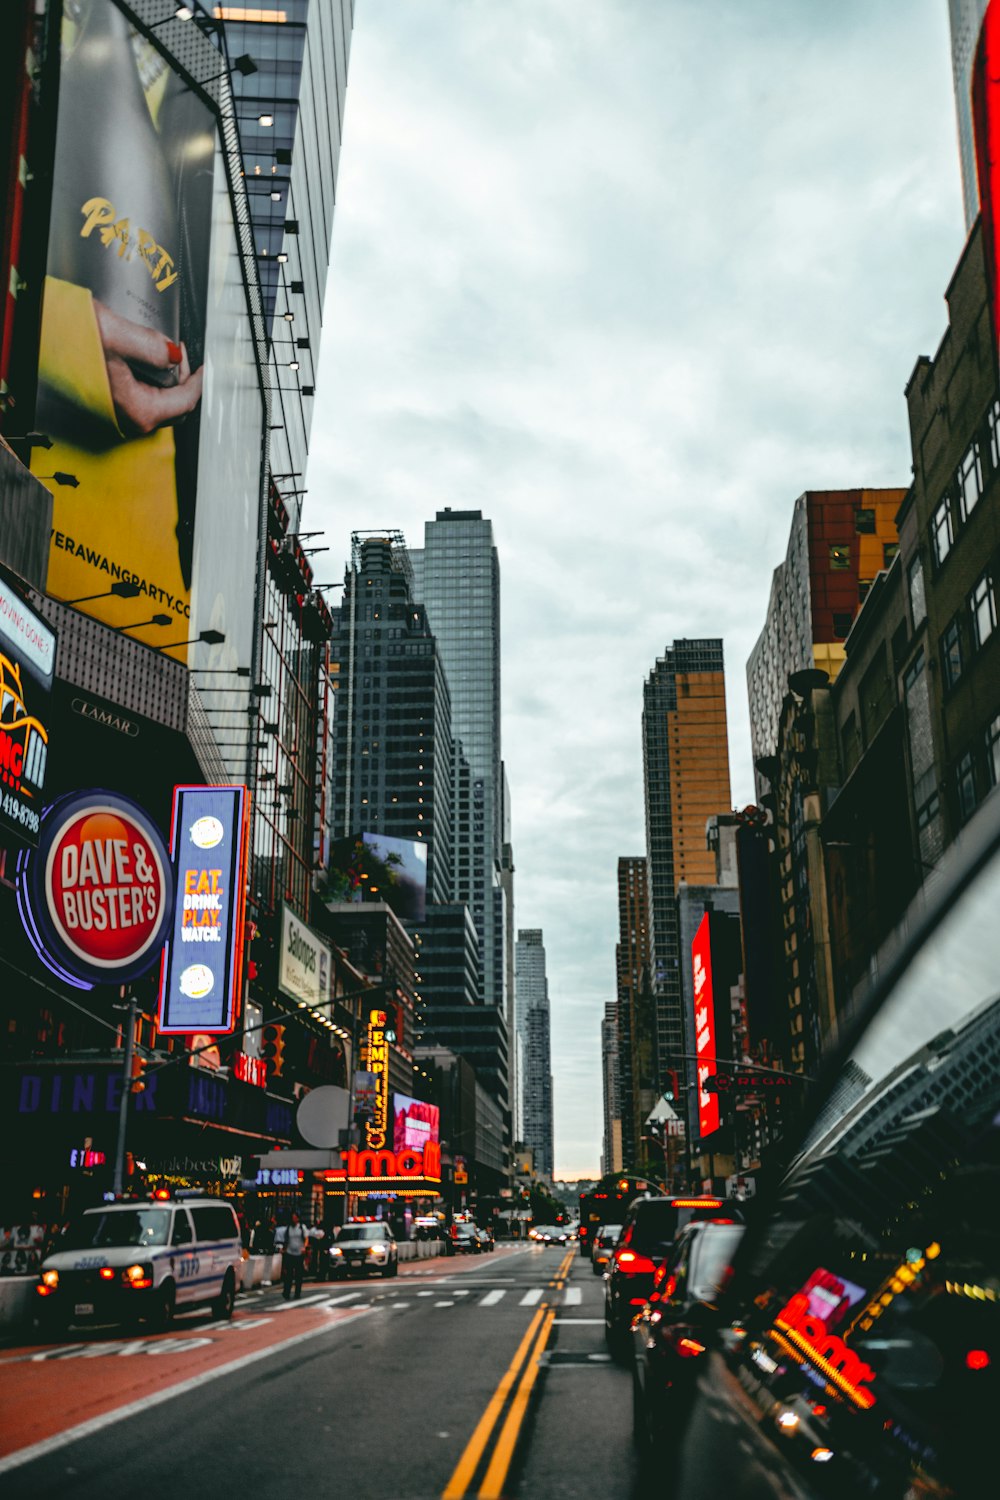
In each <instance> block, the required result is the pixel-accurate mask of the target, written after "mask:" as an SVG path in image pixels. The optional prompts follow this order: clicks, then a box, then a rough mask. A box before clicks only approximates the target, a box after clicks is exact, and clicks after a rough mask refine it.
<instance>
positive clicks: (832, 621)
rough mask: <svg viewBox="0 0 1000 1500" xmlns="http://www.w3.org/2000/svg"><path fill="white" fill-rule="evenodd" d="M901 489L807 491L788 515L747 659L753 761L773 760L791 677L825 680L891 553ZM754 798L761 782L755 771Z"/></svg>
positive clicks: (832, 672)
mask: <svg viewBox="0 0 1000 1500" xmlns="http://www.w3.org/2000/svg"><path fill="white" fill-rule="evenodd" d="M905 497H906V491H905V490H904V489H880V490H861V489H858V490H807V491H806V492H805V494H802V495H800V496H799V498H798V499H797V500H796V502H795V506H794V508H793V511H792V526H791V531H790V533H789V537H788V548H787V551H786V553H785V560H784V562H782V563H779V564H778V566H777V567H776V568H775V570H774V575H773V577H772V580H771V596H770V599H769V601H768V606H767V618H766V619H765V621H764V628H763V630H762V631H761V633H760V635H759V636H758V637H757V642H756V645H755V646H754V648H753V650H752V651H751V653H750V657H749V660H748V661H747V691H748V693H749V696H750V741H751V746H752V749H753V758H754V761H755V762H756V761H757V760H759V759H763V758H765V757H767V756H772V755H774V753H775V751H776V749H777V745H778V722H779V719H780V718H781V705H782V704H783V702H784V701H785V695H786V693H787V692H788V678H789V675H790V674H791V673H792V672H803V671H806V670H807V669H809V668H810V667H816V668H818V669H819V670H820V671H823V672H826V674H827V676H828V677H829V679H830V681H831V682H832V681H833V680H834V679H835V678H836V676H837V673H838V672H839V671H840V668H841V667H842V665H843V663H844V657H845V648H844V642H845V640H846V639H847V636H848V633H849V632H850V629H851V626H852V625H853V624H854V620H855V618H856V616H857V613H858V610H859V609H860V608H861V606H862V604H863V603H864V601H865V599H866V597H867V595H868V592H869V590H870V588H871V586H872V584H873V583H874V581H875V579H876V578H877V576H878V574H879V573H880V572H882V571H883V569H885V568H888V566H889V564H890V563H891V562H892V559H893V558H894V557H895V555H896V553H897V552H898V551H899V537H898V533H897V531H896V514H897V512H898V510H899V507H900V506H901V505H902V503H903V500H904V499H905ZM756 775H757V791H758V797H760V796H763V794H764V790H765V786H766V778H762V776H761V772H760V771H759V770H757V772H756Z"/></svg>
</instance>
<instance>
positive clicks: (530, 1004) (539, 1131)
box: [515, 927, 554, 1180]
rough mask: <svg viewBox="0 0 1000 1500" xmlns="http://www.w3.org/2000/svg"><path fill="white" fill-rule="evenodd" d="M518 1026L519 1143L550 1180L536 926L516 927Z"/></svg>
mask: <svg viewBox="0 0 1000 1500" xmlns="http://www.w3.org/2000/svg"><path fill="white" fill-rule="evenodd" d="M515 985H516V987H517V1032H518V1038H519V1040H520V1042H521V1046H522V1052H523V1077H522V1089H521V1106H522V1111H523V1116H524V1123H523V1139H524V1144H525V1146H527V1148H528V1149H529V1151H531V1152H532V1155H533V1157H534V1168H535V1171H536V1172H537V1173H538V1175H539V1176H540V1177H547V1178H549V1179H550V1180H551V1178H552V1170H553V1159H554V1151H553V1140H552V1048H551V1039H550V1029H549V984H548V979H547V978H546V975H545V947H544V945H543V943H542V933H541V929H540V928H537V927H528V928H521V929H520V930H519V931H518V934H517V945H516V950H515Z"/></svg>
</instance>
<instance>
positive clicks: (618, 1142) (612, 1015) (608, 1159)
mask: <svg viewBox="0 0 1000 1500" xmlns="http://www.w3.org/2000/svg"><path fill="white" fill-rule="evenodd" d="M601 1071H602V1081H603V1084H604V1145H603V1150H602V1152H601V1175H602V1176H603V1175H604V1173H606V1172H620V1171H622V1169H623V1167H624V1165H625V1162H624V1158H623V1155H622V1103H621V1100H622V1090H621V1085H620V1071H619V1054H618V1006H617V1005H616V1003H615V1002H614V1001H613V1000H609V1001H608V1003H607V1005H605V1007H604V1016H603V1019H602V1021H601Z"/></svg>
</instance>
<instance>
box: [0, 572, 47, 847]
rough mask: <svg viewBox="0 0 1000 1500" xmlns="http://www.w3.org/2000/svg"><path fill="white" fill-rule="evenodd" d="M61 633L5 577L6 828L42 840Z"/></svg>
mask: <svg viewBox="0 0 1000 1500" xmlns="http://www.w3.org/2000/svg"><path fill="white" fill-rule="evenodd" d="M55 657H56V637H55V633H54V631H52V630H51V629H50V627H49V626H48V625H47V624H46V622H45V621H44V620H43V619H42V617H41V616H40V615H37V614H36V613H35V611H34V610H33V609H29V608H28V606H27V605H26V604H25V603H24V601H23V600H22V599H21V598H20V597H19V596H18V595H17V594H16V593H15V592H14V591H13V589H11V588H9V587H8V586H7V584H6V583H4V581H3V579H2V578H0V775H2V778H3V780H2V785H0V830H5V831H7V832H10V833H14V834H16V835H17V837H18V838H19V839H21V840H22V841H23V842H24V843H27V844H37V842H38V831H39V827H40V823H41V815H42V793H43V790H44V787H45V772H46V763H47V761H48V756H49V728H48V725H49V712H48V710H49V704H50V689H51V687H52V674H53V671H54V670H55Z"/></svg>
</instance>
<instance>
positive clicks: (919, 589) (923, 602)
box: [909, 557, 927, 630]
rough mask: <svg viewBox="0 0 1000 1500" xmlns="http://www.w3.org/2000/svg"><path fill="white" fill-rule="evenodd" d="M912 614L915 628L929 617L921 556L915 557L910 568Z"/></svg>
mask: <svg viewBox="0 0 1000 1500" xmlns="http://www.w3.org/2000/svg"><path fill="white" fill-rule="evenodd" d="M909 585H910V614H911V615H912V616H913V628H914V630H916V629H917V627H918V626H919V625H920V624H922V622H923V621H924V620H925V619H926V618H927V599H926V596H925V594H924V570H923V567H922V566H921V562H920V558H919V557H914V559H913V561H912V562H911V563H910V569H909Z"/></svg>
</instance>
